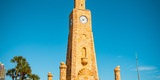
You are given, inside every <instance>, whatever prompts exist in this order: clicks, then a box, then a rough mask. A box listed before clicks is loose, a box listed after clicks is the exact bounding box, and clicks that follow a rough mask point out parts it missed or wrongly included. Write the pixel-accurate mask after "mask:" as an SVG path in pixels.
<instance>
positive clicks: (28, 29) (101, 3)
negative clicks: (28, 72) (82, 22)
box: [0, 0, 160, 80]
mask: <svg viewBox="0 0 160 80" xmlns="http://www.w3.org/2000/svg"><path fill="white" fill-rule="evenodd" d="M73 1H74V0H0V62H2V63H4V64H5V67H6V69H9V68H13V67H14V64H12V63H10V59H12V58H13V57H14V56H23V57H25V58H26V59H27V61H28V62H29V64H30V66H31V67H32V71H33V73H35V74H38V75H39V76H40V78H41V80H47V73H48V72H52V73H53V75H54V80H59V63H60V62H61V61H64V62H65V60H66V50H67V40H68V31H69V29H68V28H69V20H68V16H69V14H70V12H71V11H72V9H73ZM86 6H87V9H90V10H91V11H92V27H93V33H94V43H95V50H96V55H97V64H98V72H99V77H100V78H101V80H114V73H113V69H114V68H115V67H116V66H117V65H120V66H121V79H122V80H138V79H137V73H136V70H135V68H136V60H135V53H136V52H137V53H138V58H139V69H140V76H141V80H160V63H159V62H160V0H86ZM6 80H11V78H9V77H7V78H6Z"/></svg>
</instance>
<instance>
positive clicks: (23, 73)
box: [6, 56, 40, 80]
mask: <svg viewBox="0 0 160 80" xmlns="http://www.w3.org/2000/svg"><path fill="white" fill-rule="evenodd" d="M11 63H16V66H15V68H12V69H8V70H7V73H6V75H7V76H10V77H11V78H12V80H19V79H20V80H26V79H28V78H29V79H32V80H39V79H40V78H39V76H38V75H36V74H32V70H31V67H30V65H29V63H28V62H27V61H26V59H25V58H23V57H22V56H15V57H14V58H13V59H11Z"/></svg>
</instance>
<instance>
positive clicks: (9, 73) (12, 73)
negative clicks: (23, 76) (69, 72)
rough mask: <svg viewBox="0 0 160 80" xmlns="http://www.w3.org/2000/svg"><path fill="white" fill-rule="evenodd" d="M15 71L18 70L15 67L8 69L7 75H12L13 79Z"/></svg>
mask: <svg viewBox="0 0 160 80" xmlns="http://www.w3.org/2000/svg"><path fill="white" fill-rule="evenodd" d="M15 73H16V70H15V69H14V68H13V69H8V70H7V73H6V75H7V76H10V77H11V78H12V80H14V78H15Z"/></svg>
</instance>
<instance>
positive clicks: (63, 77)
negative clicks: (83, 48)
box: [59, 62, 67, 80]
mask: <svg viewBox="0 0 160 80" xmlns="http://www.w3.org/2000/svg"><path fill="white" fill-rule="evenodd" d="M66 68H67V66H66V64H65V63H64V62H61V63H60V67H59V69H60V80H66Z"/></svg>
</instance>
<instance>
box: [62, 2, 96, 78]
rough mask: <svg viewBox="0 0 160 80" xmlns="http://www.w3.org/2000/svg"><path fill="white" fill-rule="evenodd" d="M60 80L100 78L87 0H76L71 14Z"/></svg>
mask: <svg viewBox="0 0 160 80" xmlns="http://www.w3.org/2000/svg"><path fill="white" fill-rule="evenodd" d="M60 80H99V78H98V70H97V63H96V54H95V49H94V40H93V33H92V24H91V12H90V10H87V9H85V0H74V8H73V10H72V12H71V13H70V16H69V35H68V48H67V57H66V64H65V63H63V62H62V63H61V65H60Z"/></svg>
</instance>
